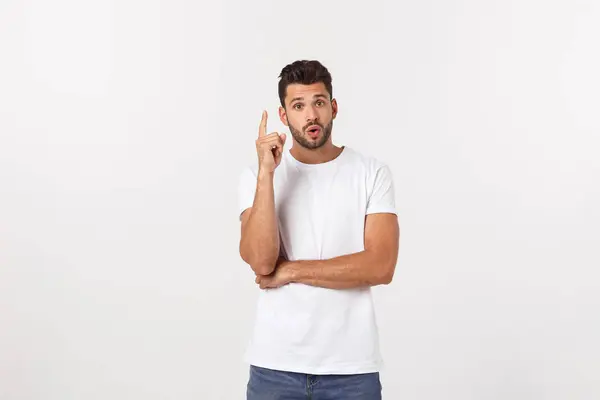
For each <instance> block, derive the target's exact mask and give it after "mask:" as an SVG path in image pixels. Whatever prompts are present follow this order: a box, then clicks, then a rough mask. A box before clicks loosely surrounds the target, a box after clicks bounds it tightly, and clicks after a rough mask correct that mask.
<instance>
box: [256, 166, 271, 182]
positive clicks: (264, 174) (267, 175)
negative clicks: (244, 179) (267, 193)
mask: <svg viewBox="0 0 600 400" xmlns="http://www.w3.org/2000/svg"><path fill="white" fill-rule="evenodd" d="M273 176H274V171H268V170H266V169H264V168H259V169H258V179H259V180H266V179H273Z"/></svg>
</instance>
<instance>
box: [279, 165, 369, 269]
mask: <svg viewBox="0 0 600 400" xmlns="http://www.w3.org/2000/svg"><path fill="white" fill-rule="evenodd" d="M281 178H282V179H280V180H279V181H276V182H275V186H274V193H275V207H276V211H277V216H278V221H279V228H280V233H281V236H282V241H283V244H284V247H285V248H286V251H287V253H288V255H294V254H295V255H297V257H296V258H308V257H310V258H320V257H332V256H336V255H341V254H345V253H349V252H354V251H360V250H362V248H361V247H362V245H363V243H364V221H365V212H366V204H367V192H366V189H365V177H364V174H362V173H361V172H360V171H356V170H354V169H350V168H343V167H336V168H332V169H329V170H310V171H297V170H288V171H286V174H285V176H282V177H281Z"/></svg>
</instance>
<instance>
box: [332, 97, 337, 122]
mask: <svg viewBox="0 0 600 400" xmlns="http://www.w3.org/2000/svg"><path fill="white" fill-rule="evenodd" d="M331 108H332V109H333V112H332V119H335V117H336V116H337V113H338V103H337V100H336V99H333V100H331Z"/></svg>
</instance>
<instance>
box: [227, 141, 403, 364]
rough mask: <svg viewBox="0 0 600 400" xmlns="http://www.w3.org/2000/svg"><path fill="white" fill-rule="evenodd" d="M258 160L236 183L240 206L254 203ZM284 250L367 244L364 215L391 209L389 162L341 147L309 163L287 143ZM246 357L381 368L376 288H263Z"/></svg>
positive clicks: (282, 176)
mask: <svg viewBox="0 0 600 400" xmlns="http://www.w3.org/2000/svg"><path fill="white" fill-rule="evenodd" d="M257 172H258V166H257V165H254V166H250V167H248V168H246V169H245V170H244V171H243V173H242V175H241V179H240V183H239V212H240V214H241V213H242V212H243V211H244V210H246V209H247V208H248V207H252V204H253V202H254V193H255V190H256V180H257ZM273 179H274V194H275V209H276V213H277V215H278V220H279V230H280V236H281V248H282V252H283V253H284V254H285V256H286V258H287V259H288V260H315V259H329V258H333V257H337V256H341V255H345V254H351V253H357V252H360V251H363V250H364V228H365V216H366V215H367V214H372V213H394V214H396V207H395V201H394V184H393V178H392V174H391V172H390V169H389V168H388V166H387V165H386V164H384V163H382V162H380V161H378V160H376V159H374V158H373V157H367V156H365V155H362V154H360V153H359V152H357V151H354V150H352V149H351V148H348V147H347V146H346V147H344V149H343V151H342V153H341V154H340V155H339V156H338V157H336V158H335V159H334V160H332V161H329V162H326V163H322V164H304V163H301V162H299V161H298V160H296V159H295V158H294V157H293V156H292V155H291V153H290V152H289V149H286V150H284V154H283V158H282V161H281V164H280V165H279V166H278V167H277V169H276V170H275V174H274V178H273ZM245 360H246V361H247V362H248V363H250V364H252V365H256V366H259V367H264V368H270V369H276V370H282V371H290V372H300V373H307V374H354V373H367V372H376V371H379V370H380V368H381V366H382V357H381V355H380V351H379V338H378V331H377V322H376V318H375V312H374V307H373V299H372V296H371V288H369V287H367V288H360V289H358V288H357V289H343V290H335V289H327V288H321V287H315V286H309V285H305V284H301V283H290V284H287V285H285V286H282V287H280V288H277V289H267V290H261V292H260V295H259V299H258V304H257V309H256V318H255V323H254V329H253V334H252V337H251V339H250V343H249V346H248V348H247V350H246V354H245Z"/></svg>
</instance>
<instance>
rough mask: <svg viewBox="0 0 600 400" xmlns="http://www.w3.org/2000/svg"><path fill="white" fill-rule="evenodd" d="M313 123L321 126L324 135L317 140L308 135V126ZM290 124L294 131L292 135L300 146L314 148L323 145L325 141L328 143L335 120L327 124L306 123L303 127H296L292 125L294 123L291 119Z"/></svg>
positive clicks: (291, 130)
mask: <svg viewBox="0 0 600 400" xmlns="http://www.w3.org/2000/svg"><path fill="white" fill-rule="evenodd" d="M311 125H318V126H319V127H320V128H321V132H323V135H322V136H321V138H320V139H319V140H317V141H314V140H312V139H309V138H307V137H306V128H308V127H309V126H311ZM288 126H289V128H290V132H291V133H292V137H293V138H294V139H295V140H296V142H298V144H299V145H300V146H302V147H304V148H305V149H309V150H314V149H318V148H319V147H321V146H323V145H324V144H325V143H327V140H329V137H330V136H331V130H332V129H333V120H331V121H330V122H329V124H327V126H323V125H321V124H320V123H318V122H317V123H309V124H306V125H305V126H304V127H302V129H296V128H294V127H293V126H292V124H290V123H289V121H288Z"/></svg>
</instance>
